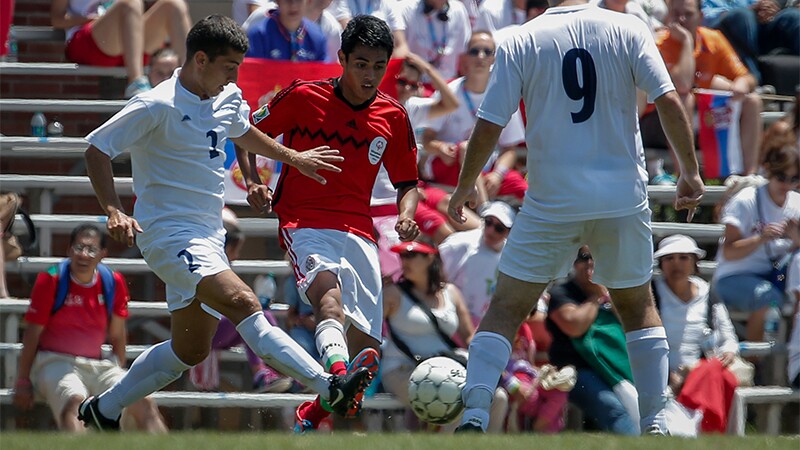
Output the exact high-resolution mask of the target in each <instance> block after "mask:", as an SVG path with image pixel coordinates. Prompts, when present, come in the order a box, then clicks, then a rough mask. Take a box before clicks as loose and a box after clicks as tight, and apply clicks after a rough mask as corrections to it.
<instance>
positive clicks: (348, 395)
mask: <svg viewBox="0 0 800 450" xmlns="http://www.w3.org/2000/svg"><path fill="white" fill-rule="evenodd" d="M370 381H372V373H370V371H369V369H368V368H366V367H360V368H358V369H356V370H354V371H352V372H349V373H346V374H343V375H331V378H330V387H329V388H328V389H329V390H328V394H329V395H328V404H329V405H330V407H331V409H333V412H335V413H336V414H338V415H340V416H342V417H353V416H354V415H355V414H357V413H358V412H359V410H360V409H361V403H360V402H358V401H357V400H356V399H357V398H358V397H359V394H362V395H363V393H364V390H366V389H367V386H369V382H370ZM354 413H355V414H354Z"/></svg>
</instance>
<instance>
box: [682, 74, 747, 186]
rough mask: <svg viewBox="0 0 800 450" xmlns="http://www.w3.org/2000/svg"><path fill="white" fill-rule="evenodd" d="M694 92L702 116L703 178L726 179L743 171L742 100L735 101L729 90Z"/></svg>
mask: <svg viewBox="0 0 800 450" xmlns="http://www.w3.org/2000/svg"><path fill="white" fill-rule="evenodd" d="M694 92H695V100H696V101H697V115H698V117H699V119H700V151H701V153H702V155H703V177H704V178H725V177H727V176H728V175H731V174H741V173H743V171H744V164H743V163H742V143H741V139H740V134H739V116H740V115H741V110H742V102H741V101H733V100H732V99H731V97H732V96H733V94H732V93H731V92H727V91H715V90H710V89H696V90H695V91H694Z"/></svg>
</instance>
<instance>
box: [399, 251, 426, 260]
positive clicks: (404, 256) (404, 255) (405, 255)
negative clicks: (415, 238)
mask: <svg viewBox="0 0 800 450" xmlns="http://www.w3.org/2000/svg"><path fill="white" fill-rule="evenodd" d="M422 255H424V253H420V252H403V253H400V258H401V259H413V258H416V257H417V256H422Z"/></svg>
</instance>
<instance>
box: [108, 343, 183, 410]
mask: <svg viewBox="0 0 800 450" xmlns="http://www.w3.org/2000/svg"><path fill="white" fill-rule="evenodd" d="M189 368H191V366H190V365H188V364H186V363H184V362H183V361H181V360H180V358H178V356H177V355H176V354H175V351H174V350H172V340H169V341H164V342H161V343H160V344H156V345H154V346H152V347H150V348H148V349H147V350H145V351H144V352H142V354H141V355H139V357H138V358H136V360H135V361H133V364H131V368H130V369H128V373H126V374H125V376H123V377H122V378H121V379H120V380H119V381H117V383H116V384H115V385H114V386H112V387H111V389H109V390H107V391H105V392H104V393H102V394H101V395H100V396H99V399H100V402H99V404H98V406H99V409H100V414H102V415H103V416H104V417H107V418H110V419H117V418H118V417H119V416H120V414H122V408H125V407H126V406H130V405H131V404H133V403H135V402H137V401H139V400H141V399H143V398H145V397H147V396H148V395H150V394H152V393H153V392H155V391H157V390H159V389H161V388H163V387H164V386H166V385H168V384H170V383H172V382H173V381H175V380H177V379H178V378H180V376H181V374H182V373H183V372H185V371H186V370H188V369H189Z"/></svg>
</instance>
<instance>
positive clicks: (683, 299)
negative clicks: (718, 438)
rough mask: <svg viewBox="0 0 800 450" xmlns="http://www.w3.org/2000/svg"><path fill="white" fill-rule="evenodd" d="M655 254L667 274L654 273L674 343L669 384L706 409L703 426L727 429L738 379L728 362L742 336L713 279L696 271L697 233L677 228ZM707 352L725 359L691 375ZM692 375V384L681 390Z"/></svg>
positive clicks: (679, 395)
mask: <svg viewBox="0 0 800 450" xmlns="http://www.w3.org/2000/svg"><path fill="white" fill-rule="evenodd" d="M653 256H654V257H655V258H656V260H657V262H658V267H659V269H660V270H661V274H662V275H661V276H660V277H656V278H654V279H653V294H654V297H655V298H656V304H657V306H658V309H659V312H660V313H661V321H662V322H663V324H664V329H665V331H666V333H667V342H668V343H669V348H670V352H669V386H670V388H671V389H672V391H673V393H674V394H675V396H676V397H677V398H678V401H680V402H681V403H684V405H685V406H687V407H690V408H693V409H700V410H703V413H704V418H707V419H708V420H705V419H704V422H703V431H720V432H724V431H725V423H726V422H727V411H728V409H729V408H730V402H731V400H732V397H733V390H734V389H735V387H736V385H737V384H738V382H737V381H736V378H735V377H734V376H733V374H731V373H728V370H727V369H726V368H728V367H729V366H730V365H731V364H732V363H733V362H734V360H735V357H736V355H737V354H738V353H739V342H738V340H737V338H736V333H735V332H734V328H733V324H732V323H731V320H730V316H729V315H728V310H727V309H726V308H725V305H723V304H722V303H720V302H714V301H712V300H711V298H710V297H709V290H710V289H709V284H708V283H707V282H706V281H705V280H703V279H702V278H700V277H698V276H697V275H696V274H697V262H698V261H699V260H701V259H702V258H703V257H705V256H706V252H705V251H704V250H702V249H700V248H698V247H697V243H696V242H695V241H694V239H692V238H690V237H689V236H684V235H682V234H676V235H673V236H669V237H667V238H665V239H663V240H662V241H661V243H660V244H659V246H658V251H656V252H655V254H654V255H653ZM704 353H705V355H704ZM703 357H705V358H707V359H709V362H711V361H712V360H711V358H716V359H718V360H719V363H720V364H719V365H715V366H710V365H709V366H708V367H703V369H701V370H700V371H699V372H698V373H695V374H692V375H690V373H691V371H692V370H694V369H695V368H697V367H699V366H700V363H701V360H702V358H703ZM687 380H689V382H688V383H687V384H688V385H690V387H689V388H687V390H686V391H685V392H681V390H682V388H683V386H684V383H685V382H687ZM712 417H713V419H712Z"/></svg>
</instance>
